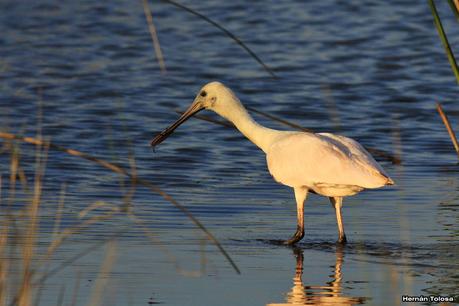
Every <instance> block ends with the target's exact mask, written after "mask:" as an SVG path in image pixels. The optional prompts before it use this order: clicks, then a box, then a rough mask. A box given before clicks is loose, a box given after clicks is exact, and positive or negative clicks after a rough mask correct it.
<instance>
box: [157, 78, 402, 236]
mask: <svg viewBox="0 0 459 306" xmlns="http://www.w3.org/2000/svg"><path fill="white" fill-rule="evenodd" d="M203 109H209V110H212V111H214V112H216V113H217V114H219V115H220V116H222V117H224V118H227V119H228V120H229V121H231V122H232V123H234V125H235V126H236V127H237V128H238V129H239V131H241V133H242V134H244V136H246V137H247V138H248V139H249V140H250V141H252V142H253V143H254V144H255V145H257V146H258V147H259V148H260V149H262V150H263V152H265V153H266V160H267V162H268V169H269V172H270V173H271V175H272V176H273V177H274V179H275V180H276V181H278V182H280V183H282V184H284V185H287V186H290V187H292V188H293V190H294V192H295V198H296V204H297V219H298V226H297V230H296V232H295V234H294V235H293V236H292V238H290V239H289V240H287V241H285V243H286V244H295V243H296V242H298V241H300V240H301V239H302V238H303V236H304V216H303V215H304V201H305V200H306V196H307V194H308V192H309V191H311V192H314V193H317V194H320V195H323V196H326V197H329V199H330V202H331V203H332V205H333V206H334V208H335V212H336V221H337V223H338V231H339V239H338V242H340V243H345V242H346V235H345V234H344V227H343V222H342V217H341V207H342V202H343V197H344V196H350V195H354V194H356V193H359V192H360V191H362V190H363V189H366V188H379V187H382V186H384V185H392V184H393V183H394V182H393V181H392V180H391V179H390V178H389V176H388V175H387V174H386V173H385V172H384V170H383V169H382V168H381V166H380V165H379V164H378V163H377V162H376V161H375V160H374V159H373V157H372V156H371V155H370V153H368V152H367V151H366V150H365V149H364V148H363V147H362V146H361V145H360V144H359V143H358V142H356V141H355V140H352V139H350V138H347V137H343V136H338V135H334V134H329V133H318V134H315V133H306V132H297V131H277V130H273V129H269V128H266V127H264V126H261V125H260V124H258V123H257V122H255V121H254V120H253V119H252V117H251V116H250V115H249V113H248V112H247V110H246V109H245V108H244V106H243V105H242V103H241V102H240V101H239V99H238V98H237V97H236V96H235V94H234V93H233V92H232V91H231V90H230V89H229V88H227V87H226V86H224V85H223V84H221V83H219V82H212V83H209V84H207V85H205V86H204V87H203V88H202V89H201V90H200V91H199V93H198V95H197V96H196V98H195V99H194V101H193V103H192V104H191V106H190V107H189V108H188V110H187V111H186V112H185V113H183V115H182V116H181V117H180V118H179V119H178V120H177V121H176V122H175V123H173V124H172V125H171V126H170V127H168V128H167V129H165V130H164V131H163V132H161V133H160V134H158V135H157V136H156V137H155V138H154V139H153V140H152V141H151V145H152V146H156V145H158V144H160V143H161V142H162V141H163V140H164V139H166V138H167V137H168V136H169V135H170V134H171V133H172V132H173V131H174V130H175V129H176V128H177V127H178V126H179V125H180V124H182V123H183V122H185V121H186V120H187V119H188V118H190V117H191V116H193V115H194V114H196V113H197V112H199V111H200V110H203Z"/></svg>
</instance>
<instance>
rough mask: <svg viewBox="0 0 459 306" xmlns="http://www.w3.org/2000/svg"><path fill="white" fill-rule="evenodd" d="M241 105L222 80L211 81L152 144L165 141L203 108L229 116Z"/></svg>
mask: <svg viewBox="0 0 459 306" xmlns="http://www.w3.org/2000/svg"><path fill="white" fill-rule="evenodd" d="M241 107H242V105H241V102H240V101H239V99H238V98H237V97H236V95H235V94H234V93H233V92H232V91H231V89H229V88H228V87H226V86H225V85H223V84H222V83H220V82H210V83H208V84H206V85H204V86H203V87H202V88H201V90H199V92H198V94H197V95H196V98H195V99H194V101H193V103H191V105H190V107H189V108H188V109H187V110H186V111H185V112H184V113H183V114H182V115H181V116H180V118H179V119H178V120H177V121H175V122H174V123H173V124H172V125H170V126H169V127H168V128H166V129H165V130H164V131H162V132H161V133H159V134H158V135H156V137H155V138H153V140H152V141H151V143H150V145H151V146H152V147H154V146H156V145H158V144H160V143H161V142H163V141H164V140H165V139H166V138H167V137H168V136H169V135H170V134H172V132H174V130H175V129H176V128H178V127H179V126H180V125H181V124H182V123H183V122H185V121H186V120H188V119H189V118H190V117H191V116H193V115H194V114H196V113H198V112H200V111H201V110H203V109H208V110H212V111H214V112H216V113H217V114H219V115H220V116H222V117H225V118H228V117H229V116H230V115H231V112H233V111H234V109H235V108H241Z"/></svg>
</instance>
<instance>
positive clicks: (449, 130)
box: [437, 103, 459, 157]
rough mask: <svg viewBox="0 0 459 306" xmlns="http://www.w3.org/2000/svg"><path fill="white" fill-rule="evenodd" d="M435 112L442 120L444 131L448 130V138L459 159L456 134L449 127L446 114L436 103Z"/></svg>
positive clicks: (458, 145)
mask: <svg viewBox="0 0 459 306" xmlns="http://www.w3.org/2000/svg"><path fill="white" fill-rule="evenodd" d="M437 111H438V113H439V114H440V117H441V119H442V120H443V124H444V125H445V127H446V130H448V134H449V137H450V138H451V141H452V142H453V145H454V148H455V149H456V153H457V156H458V157H459V144H458V143H457V138H456V134H455V133H454V130H453V128H452V127H451V124H450V123H449V120H448V116H446V114H445V113H444V112H443V109H442V107H441V104H440V103H437Z"/></svg>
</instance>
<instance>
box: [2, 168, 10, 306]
mask: <svg viewBox="0 0 459 306" xmlns="http://www.w3.org/2000/svg"><path fill="white" fill-rule="evenodd" d="M2 188H3V179H2V176H1V174H0V207H1V206H2ZM8 229H9V220H8V219H7V220H2V222H1V225H0V306H4V305H6V297H7V286H6V285H7V282H6V281H7V275H8V257H7V256H5V255H4V254H5V250H6V247H7V241H8Z"/></svg>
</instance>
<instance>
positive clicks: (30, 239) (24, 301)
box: [18, 142, 49, 306]
mask: <svg viewBox="0 0 459 306" xmlns="http://www.w3.org/2000/svg"><path fill="white" fill-rule="evenodd" d="M48 149H49V145H47V143H46V142H44V143H42V145H40V146H38V147H37V151H36V171H35V182H34V193H33V198H32V203H31V205H30V207H29V220H28V221H29V226H28V229H27V231H26V236H25V238H24V246H23V253H22V257H23V279H22V284H21V288H20V290H19V295H18V297H19V299H18V305H19V306H29V305H31V303H32V290H33V288H32V274H33V270H32V267H31V266H32V258H33V253H34V248H35V235H36V232H37V223H38V219H39V215H38V207H39V205H40V199H41V193H42V182H43V176H44V173H45V167H46V160H47V156H48V154H47V153H48Z"/></svg>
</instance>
